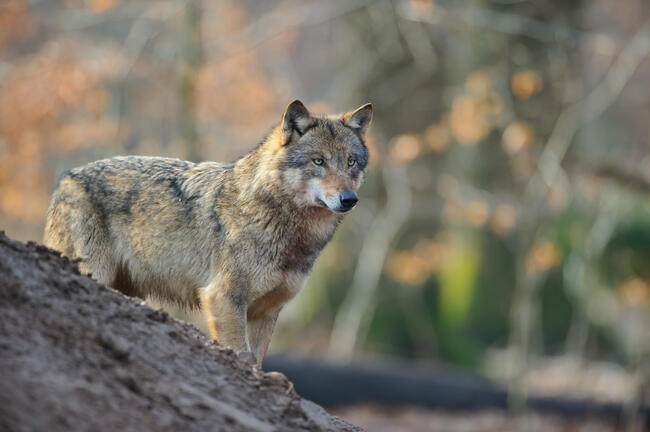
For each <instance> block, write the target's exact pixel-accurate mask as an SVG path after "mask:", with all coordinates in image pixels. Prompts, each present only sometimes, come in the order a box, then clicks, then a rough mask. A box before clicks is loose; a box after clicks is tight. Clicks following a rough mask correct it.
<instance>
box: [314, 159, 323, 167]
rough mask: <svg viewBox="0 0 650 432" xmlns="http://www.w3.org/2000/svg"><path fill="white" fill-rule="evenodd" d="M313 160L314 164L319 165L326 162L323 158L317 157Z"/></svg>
mask: <svg viewBox="0 0 650 432" xmlns="http://www.w3.org/2000/svg"><path fill="white" fill-rule="evenodd" d="M313 162H314V164H316V165H318V166H322V165H323V164H324V163H325V161H324V160H323V158H316V159H314V160H313Z"/></svg>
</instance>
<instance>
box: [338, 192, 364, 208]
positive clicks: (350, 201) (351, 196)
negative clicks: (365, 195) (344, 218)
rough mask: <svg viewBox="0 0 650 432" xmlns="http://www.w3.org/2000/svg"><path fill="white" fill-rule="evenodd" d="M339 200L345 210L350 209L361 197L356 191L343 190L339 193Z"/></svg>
mask: <svg viewBox="0 0 650 432" xmlns="http://www.w3.org/2000/svg"><path fill="white" fill-rule="evenodd" d="M339 200H340V201H341V207H343V208H344V209H345V210H350V209H351V208H352V207H354V206H355V204H356V203H357V201H359V197H357V194H356V193H354V192H343V193H342V194H341V195H339Z"/></svg>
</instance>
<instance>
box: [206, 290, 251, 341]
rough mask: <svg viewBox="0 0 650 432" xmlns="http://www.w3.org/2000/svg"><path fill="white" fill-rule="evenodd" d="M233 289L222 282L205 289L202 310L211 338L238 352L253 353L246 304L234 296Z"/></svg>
mask: <svg viewBox="0 0 650 432" xmlns="http://www.w3.org/2000/svg"><path fill="white" fill-rule="evenodd" d="M232 289H233V287H232V286H231V284H229V283H228V281H223V280H220V281H219V282H218V283H217V282H215V283H213V284H211V285H209V286H208V287H207V288H205V289H204V291H203V293H202V294H201V309H202V310H203V313H204V315H205V317H206V321H207V323H208V327H209V328H210V336H212V337H213V338H214V339H216V340H217V342H219V343H220V344H221V345H224V346H227V347H230V348H232V349H233V350H234V351H236V352H242V351H251V347H250V344H249V342H248V335H247V333H246V330H247V329H246V303H245V302H244V301H243V300H242V301H239V300H238V298H239V297H238V296H236V295H232V294H231V293H232Z"/></svg>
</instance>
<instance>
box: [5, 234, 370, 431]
mask: <svg viewBox="0 0 650 432" xmlns="http://www.w3.org/2000/svg"><path fill="white" fill-rule="evenodd" d="M0 430H7V431H34V430H47V431H59V430H66V431H68V430H93V431H104V430H105V431H116V430H119V431H143V430H147V431H157V430H170V431H179V430H182V431H194V430H196V431H208V430H228V431H239V430H242V431H243V430H246V431H275V430H278V431H286V430H313V431H319V430H341V431H354V430H359V429H358V428H356V427H355V426H352V425H350V424H348V423H346V422H344V421H343V420H341V419H339V418H336V417H333V416H330V415H329V414H327V413H326V412H325V411H324V410H323V409H322V408H321V407H319V406H318V405H316V404H314V403H312V402H309V401H307V400H305V399H302V398H300V397H299V396H298V395H297V394H296V393H295V392H294V391H293V386H292V385H291V384H290V383H289V382H288V381H287V380H286V378H284V376H283V375H280V374H277V373H265V372H263V371H261V370H259V369H257V368H255V367H253V366H252V365H250V364H249V363H247V362H246V361H245V360H243V359H240V358H239V357H238V356H237V355H236V354H234V353H233V352H232V351H230V350H227V349H223V348H221V347H219V346H217V344H216V343H214V342H211V341H209V340H208V339H207V338H206V337H205V336H203V334H201V333H200V332H199V331H198V330H196V329H195V328H194V327H192V326H190V325H187V324H184V323H182V322H179V321H177V320H175V319H173V318H171V317H170V316H169V315H167V314H166V313H165V312H162V311H157V310H154V309H152V308H150V307H148V306H146V305H144V304H143V303H142V302H139V301H137V300H135V301H134V300H133V299H129V298H127V297H124V296H123V295H122V294H120V293H118V292H116V291H113V290H111V289H108V288H106V287H104V286H102V285H99V284H97V283H96V282H94V281H93V280H92V279H90V278H88V277H86V276H82V275H80V274H79V272H78V271H77V269H76V266H75V265H74V264H73V263H71V262H70V261H68V260H66V259H65V258H60V257H58V256H57V255H56V254H54V253H53V252H52V251H50V250H49V249H47V248H45V247H43V246H38V245H35V244H27V245H25V244H23V243H19V242H16V241H13V240H10V239H9V238H7V237H6V236H5V235H4V233H2V232H0Z"/></svg>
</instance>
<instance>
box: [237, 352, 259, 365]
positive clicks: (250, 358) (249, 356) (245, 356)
mask: <svg viewBox="0 0 650 432" xmlns="http://www.w3.org/2000/svg"><path fill="white" fill-rule="evenodd" d="M237 357H239V359H240V360H244V361H245V362H247V363H251V364H253V365H257V359H256V358H255V354H253V353H252V352H250V351H242V352H240V353H237Z"/></svg>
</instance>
